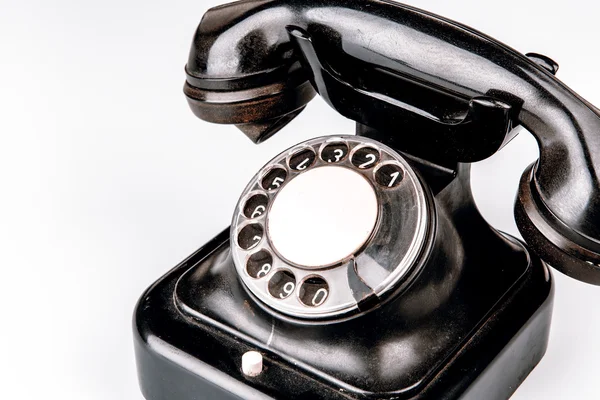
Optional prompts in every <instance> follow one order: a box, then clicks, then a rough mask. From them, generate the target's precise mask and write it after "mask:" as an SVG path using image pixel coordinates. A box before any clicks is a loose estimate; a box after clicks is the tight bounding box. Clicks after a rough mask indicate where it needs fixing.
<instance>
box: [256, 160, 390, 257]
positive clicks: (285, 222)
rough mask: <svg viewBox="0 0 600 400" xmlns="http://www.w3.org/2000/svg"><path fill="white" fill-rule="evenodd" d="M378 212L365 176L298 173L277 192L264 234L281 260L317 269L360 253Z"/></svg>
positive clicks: (336, 171)
mask: <svg viewBox="0 0 600 400" xmlns="http://www.w3.org/2000/svg"><path fill="white" fill-rule="evenodd" d="M377 214H378V204H377V197H376V195H375V191H374V189H373V187H372V186H371V184H370V183H369V182H368V181H367V180H366V179H365V178H364V177H363V176H361V175H360V174H359V173H357V172H355V171H353V170H351V169H348V168H344V167H334V166H327V167H321V168H315V169H312V170H310V171H307V172H305V173H303V174H301V175H298V176H297V177H295V178H294V179H292V180H291V181H290V182H289V183H288V184H287V185H285V186H284V187H283V189H281V191H280V192H279V193H278V194H277V196H276V197H275V200H274V201H273V204H272V206H271V210H270V211H269V216H268V220H267V231H268V235H269V238H270V240H271V243H272V245H273V247H274V248H275V249H276V250H277V252H279V254H280V255H281V256H282V257H283V258H285V259H287V260H288V261H290V262H292V263H294V264H297V265H300V266H304V267H307V268H319V267H325V266H329V265H332V264H336V263H338V262H340V261H342V260H344V259H346V258H348V257H350V256H351V255H353V254H355V253H356V252H357V251H358V250H360V248H361V247H362V246H363V245H364V244H365V242H366V241H367V240H368V239H369V237H370V236H371V233H372V232H373V228H374V227H375V224H376V222H377Z"/></svg>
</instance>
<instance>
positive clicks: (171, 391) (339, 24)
mask: <svg viewBox="0 0 600 400" xmlns="http://www.w3.org/2000/svg"><path fill="white" fill-rule="evenodd" d="M557 70H558V65H557V64H556V63H555V62H554V61H552V60H551V59H549V58H548V57H545V56H542V55H539V54H527V55H522V54H520V53H518V52H516V51H515V50H513V49H511V48H509V47H507V46H506V45H503V44H501V43H499V42H497V41H496V40H494V39H492V38H490V37H487V36H485V35H483V34H481V33H479V32H477V31H475V30H473V29H471V28H468V27H466V26H463V25H460V24H458V23H456V22H453V21H450V20H447V19H445V18H442V17H439V16H436V15H433V14H430V13H427V12H425V11H421V10H417V9H415V8H412V7H409V6H405V5H402V4H399V3H394V2H391V1H375V0H367V1H362V2H340V1H334V0H320V1H315V0H304V1H294V2H290V1H278V0H269V1H264V0H260V1H259V0H245V1H239V2H236V3H231V4H227V5H224V6H221V7H217V8H214V9H212V10H209V11H208V12H207V13H206V15H205V16H204V18H203V19H202V21H201V22H200V25H199V27H198V30H197V32H196V34H195V37H194V41H193V44H192V49H191V52H190V58H189V60H188V63H187V66H186V73H187V79H186V83H185V87H184V92H185V95H186V96H187V99H188V102H189V105H190V107H191V109H192V111H193V112H194V113H195V114H196V115H197V116H198V117H199V118H201V119H203V120H205V121H208V122H213V123H222V124H231V125H235V126H237V127H238V128H239V129H240V130H241V131H242V132H243V133H244V134H245V135H246V136H247V137H248V138H249V139H251V140H252V141H254V142H255V143H260V142H262V141H264V140H267V139H268V138H269V137H271V136H272V135H274V134H275V133H277V132H278V131H280V130H281V129H283V128H284V127H285V126H286V125H287V124H288V123H290V122H291V121H292V120H293V119H294V118H295V117H296V116H297V115H299V114H300V113H301V112H302V110H303V109H304V108H305V107H306V106H307V104H308V103H309V102H310V101H311V100H312V99H313V98H314V97H315V95H317V94H318V95H320V96H321V97H322V98H323V99H324V100H325V101H326V102H327V103H328V104H329V105H330V106H331V107H332V108H333V109H334V110H336V111H337V112H339V113H340V114H342V115H344V116H345V117H347V118H350V119H352V120H354V121H356V132H354V134H351V135H336V136H328V135H327V133H326V132H322V134H321V135H317V137H315V138H314V139H311V140H308V141H306V142H303V143H300V144H298V145H296V146H293V147H292V148H290V149H288V150H286V151H284V152H282V153H281V154H279V155H276V156H275V157H274V158H273V159H272V160H271V161H270V162H268V163H267V164H266V165H265V166H264V167H263V168H261V169H260V171H258V172H257V173H256V175H255V176H254V177H253V178H252V180H251V181H250V182H249V183H248V186H247V187H246V188H245V190H244V191H243V193H242V194H241V196H240V199H239V202H238V204H237V206H236V207H235V210H232V212H233V218H232V224H231V226H230V227H229V228H228V229H226V230H225V231H223V232H222V233H220V234H219V235H217V236H216V237H215V238H214V239H213V240H211V241H210V242H209V243H207V244H205V245H204V246H202V247H201V248H200V249H199V250H198V251H197V252H195V253H194V254H192V255H191V256H190V257H189V258H188V259H186V260H185V261H183V262H182V263H181V264H180V265H178V266H176V267H175V268H174V269H172V270H171V271H170V272H168V273H167V274H166V275H165V276H163V277H162V278H161V279H160V280H158V281H157V282H156V283H155V284H154V285H152V287H150V288H149V289H148V290H147V291H146V293H144V294H143V295H142V297H141V299H140V301H139V303H138V305H137V308H136V311H135V318H134V330H135V350H136V358H137V365H138V374H139V379H140V386H141V389H142V392H143V394H144V396H145V397H146V398H147V399H148V400H163V399H170V400H188V399H190V400H191V399H204V398H206V399H263V398H264V399H269V398H278V399H279V398H282V399H283V398H285V399H287V398H290V399H315V398H322V399H340V400H341V399H390V400H391V399H397V400H399V399H492V400H494V399H506V398H508V397H510V395H511V394H512V393H513V392H514V391H515V390H516V388H517V387H518V386H519V384H520V383H521V382H522V381H523V380H524V379H525V378H526V377H527V375H528V374H529V372H530V371H531V370H532V369H533V368H534V367H535V366H536V365H537V363H538V362H539V361H540V359H541V358H542V357H543V355H544V352H545V350H546V347H547V343H548V336H549V329H550V323H551V315H552V304H553V296H554V291H553V281H552V273H551V272H550V267H552V268H555V269H557V270H559V271H561V272H563V273H565V274H567V275H569V276H571V277H573V278H575V279H579V280H582V281H585V282H588V283H590V284H595V285H598V284H600V204H599V202H600V200H599V199H600V196H598V194H599V193H598V192H599V184H598V172H597V171H599V168H600V135H598V132H600V111H599V110H598V109H597V108H595V107H594V106H592V105H591V104H590V103H588V102H587V101H585V100H584V99H582V98H581V97H580V96H578V95H577V94H576V93H574V92H573V91H572V90H570V89H569V88H568V87H566V86H565V85H564V84H563V83H562V82H560V81H559V80H558V79H557V78H556V77H555V74H556V72H557ZM520 126H523V127H525V128H527V129H528V130H529V131H530V132H531V133H532V134H533V135H534V136H535V137H536V139H537V142H538V144H539V147H540V159H539V160H538V161H537V162H536V163H534V164H533V165H531V166H530V167H529V168H528V169H527V170H526V171H525V172H524V174H523V177H522V179H521V183H520V186H519V193H518V196H517V200H516V205H515V216H516V219H517V225H518V227H519V230H520V232H521V234H522V236H523V238H524V241H520V240H518V239H516V238H514V237H511V236H509V235H507V234H504V233H502V232H499V231H497V230H495V229H494V228H493V227H491V226H490V225H489V224H488V223H487V222H486V221H485V220H484V219H483V218H482V216H481V215H480V214H479V212H478V210H477V207H476V205H475V202H474V200H473V196H472V194H471V190H470V163H472V162H476V161H480V160H483V159H485V158H487V157H490V156H492V155H493V154H494V153H496V152H497V151H499V150H500V149H501V148H502V147H503V146H504V145H505V144H506V143H508V142H509V141H510V140H511V139H512V138H513V137H514V135H515V134H516V132H517V130H516V128H518V127H520ZM573 193H576V194H577V195H575V196H574V195H573Z"/></svg>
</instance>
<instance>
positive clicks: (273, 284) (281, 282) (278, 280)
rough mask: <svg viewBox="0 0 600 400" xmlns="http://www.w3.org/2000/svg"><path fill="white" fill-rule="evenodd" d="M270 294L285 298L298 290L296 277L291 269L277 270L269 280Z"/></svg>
mask: <svg viewBox="0 0 600 400" xmlns="http://www.w3.org/2000/svg"><path fill="white" fill-rule="evenodd" d="M268 288H269V294H270V295H271V296H273V297H274V298H276V299H279V300H283V299H287V298H288V297H290V295H291V294H292V293H294V291H295V290H296V277H295V276H294V274H293V273H291V272H290V271H277V272H276V273H275V274H274V275H273V276H272V277H271V279H270V280H269V285H268Z"/></svg>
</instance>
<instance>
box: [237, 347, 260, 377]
mask: <svg viewBox="0 0 600 400" xmlns="http://www.w3.org/2000/svg"><path fill="white" fill-rule="evenodd" d="M262 370H263V357H262V354H260V353H259V352H257V351H248V352H246V353H244V355H243V356H242V372H243V373H244V375H247V376H251V377H254V376H258V375H260V373H261V372H262Z"/></svg>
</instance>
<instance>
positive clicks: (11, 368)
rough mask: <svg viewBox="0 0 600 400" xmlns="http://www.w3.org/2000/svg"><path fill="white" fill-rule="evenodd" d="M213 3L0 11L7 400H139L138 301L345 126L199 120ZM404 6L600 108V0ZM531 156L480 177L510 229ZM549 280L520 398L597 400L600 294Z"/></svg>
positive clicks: (2, 355) (506, 158) (0, 232)
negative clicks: (250, 199)
mask: <svg viewBox="0 0 600 400" xmlns="http://www.w3.org/2000/svg"><path fill="white" fill-rule="evenodd" d="M216 4H218V2H217V1H201V0H196V1H187V2H183V1H181V2H174V1H173V2H167V1H141V0H134V1H123V0H120V1H116V0H104V1H95V2H89V1H88V2H86V1H76V0H57V1H52V2H41V1H40V2H34V1H9V2H7V0H0V135H1V136H0V137H1V141H0V265H1V268H2V276H1V279H0V282H1V289H0V311H1V313H0V369H2V371H1V373H2V375H1V378H0V381H1V382H2V384H1V385H0V398H3V399H54V398H56V399H138V400H141V399H142V396H141V395H140V394H139V391H138V388H137V380H136V373H135V365H134V357H133V349H132V333H131V315H132V311H133V307H134V304H135V302H136V300H137V298H138V296H139V295H140V294H141V293H142V291H143V290H144V289H145V288H146V287H147V286H148V285H150V284H151V283H152V282H153V281H155V280H156V279H158V278H159V277H160V276H161V275H162V274H163V273H164V272H166V271H167V270H168V269H170V268H171V267H172V266H174V265H175V264H176V263H177V262H179V261H180V260H181V259H183V258H184V257H186V256H187V255H188V254H190V253H191V252H192V251H194V250H195V249H196V248H197V247H199V246H201V245H202V244H204V243H205V242H206V241H207V240H209V239H210V238H212V237H213V236H214V235H215V234H216V233H217V232H219V231H221V230H222V229H224V228H225V227H226V226H227V225H228V223H229V220H230V216H231V212H232V210H233V207H234V204H235V202H236V199H237V197H238V195H239V193H240V192H241V190H242V189H243V187H244V186H245V184H246V182H247V181H248V180H249V179H250V178H251V176H252V175H253V174H254V172H255V171H256V170H257V169H258V168H259V167H261V166H262V164H263V163H264V162H266V161H267V160H269V159H270V158H271V157H272V156H274V155H276V154H277V153H278V152H280V151H281V150H283V149H285V148H287V147H289V146H291V145H293V144H295V143H297V142H300V141H302V140H305V139H308V138H311V137H314V136H319V135H324V134H335V133H349V132H352V131H353V124H352V123H351V122H349V121H347V120H344V119H343V118H341V117H339V116H337V115H336V114H335V112H333V111H331V110H330V109H328V108H327V106H325V105H324V103H323V102H322V101H321V100H318V101H315V102H314V103H313V104H311V105H310V106H309V108H308V109H307V110H306V112H305V113H303V114H302V116H301V117H300V118H298V119H297V120H296V121H295V122H294V123H292V124H291V125H290V126H289V127H288V128H286V129H285V130H284V131H283V132H282V133H280V134H279V135H278V136H276V137H275V138H273V139H272V140H270V141H269V142H267V143H266V144H264V145H261V146H259V147H256V146H254V145H253V144H251V142H250V141H249V140H247V139H245V138H244V137H243V136H242V134H241V133H238V132H237V131H236V130H235V129H234V128H232V127H220V126H214V125H209V124H207V123H203V122H201V121H200V120H197V119H196V118H195V117H194V116H193V115H192V113H191V112H190V111H189V109H188V106H187V104H186V101H185V98H184V96H183V94H182V86H183V82H184V72H183V67H184V64H185V62H186V60H187V55H188V50H189V46H190V43H191V39H192V35H193V33H194V30H195V28H196V25H197V24H198V22H199V21H200V18H201V16H202V14H203V13H204V11H205V10H206V9H207V8H208V7H209V6H212V5H216ZM411 4H412V5H414V6H417V7H421V8H425V9H428V10H430V11H433V12H436V13H438V14H442V15H444V16H447V17H450V18H453V19H456V20H459V21H461V22H464V23H466V24H468V25H471V26H473V27H475V28H477V29H479V30H481V31H484V32H486V33H488V34H490V35H492V36H495V37H497V38H498V39H500V40H502V41H504V42H506V43H508V44H509V45H511V46H513V47H515V48H516V49H517V50H519V51H522V52H529V51H535V52H540V53H543V54H547V55H549V56H551V57H553V58H554V59H556V60H557V61H558V62H559V63H560V64H561V71H560V72H559V77H560V78H561V79H563V80H564V81H565V82H567V83H568V84H569V85H570V86H571V87H573V88H574V89H575V90H576V91H578V92H579V93H580V94H582V95H583V96H584V97H585V98H587V99H588V100H590V101H591V102H592V103H595V104H596V105H598V104H600V79H598V74H599V69H598V65H600V52H599V51H598V36H599V35H600V25H599V23H598V16H599V15H600V6H599V5H598V3H597V2H593V1H585V0H572V1H569V2H556V3H552V2H550V1H547V0H545V1H523V0H520V1H513V0H505V1H496V2H486V1H466V0H462V1H452V2H448V1H441V0H440V1H435V0H429V1H417V0H415V1H413V2H412V3H411ZM536 155H537V149H536V146H535V142H534V140H533V139H532V138H531V136H528V135H526V134H523V135H521V136H520V137H519V138H518V139H517V140H515V141H514V142H513V143H511V144H510V145H509V146H508V148H506V149H505V150H504V151H503V152H502V153H501V154H499V155H497V156H495V157H493V158H492V159H490V160H487V161H485V162H482V163H480V164H478V165H476V166H475V168H474V191H475V196H476V198H477V200H478V202H479V205H480V207H481V210H482V212H483V214H484V215H485V217H486V218H487V219H488V220H489V221H490V222H491V223H492V224H494V225H495V226H496V227H498V228H500V229H503V230H505V231H508V232H510V233H512V234H516V233H517V230H516V227H515V224H514V222H513V216H512V207H513V199H514V195H515V192H516V188H517V181H518V179H519V177H520V174H521V171H523V170H524V168H525V167H526V166H527V165H528V164H529V163H530V162H532V161H533V160H534V159H535V158H536ZM490 256H491V257H493V254H491V255H490ZM554 276H555V278H556V289H557V290H556V306H555V311H554V322H553V327H552V337H551V343H550V348H549V350H548V353H547V355H546V356H545V358H544V359H543V361H542V362H541V364H540V365H539V366H538V367H537V368H536V369H535V370H534V371H533V373H532V374H531V376H530V377H529V378H528V379H527V380H526V382H525V383H524V384H523V385H522V387H521V388H520V389H519V390H518V391H517V393H516V395H515V396H514V398H515V399H521V400H523V399H598V398H600V383H599V381H600V361H599V359H600V341H599V340H598V337H599V335H600V314H599V312H598V305H599V304H600V288H596V287H592V286H587V285H585V284H581V283H578V282H574V281H572V280H570V279H568V278H565V277H564V276H562V275H560V274H559V273H555V274H554Z"/></svg>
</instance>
